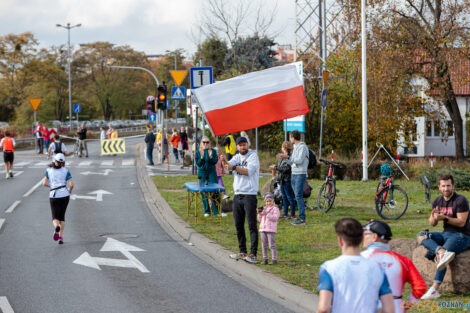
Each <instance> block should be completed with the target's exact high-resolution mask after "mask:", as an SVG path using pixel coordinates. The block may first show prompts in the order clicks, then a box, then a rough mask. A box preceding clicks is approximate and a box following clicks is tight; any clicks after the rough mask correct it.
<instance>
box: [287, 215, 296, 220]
mask: <svg viewBox="0 0 470 313" xmlns="http://www.w3.org/2000/svg"><path fill="white" fill-rule="evenodd" d="M287 218H288V219H290V220H291V219H295V215H290V214H287Z"/></svg>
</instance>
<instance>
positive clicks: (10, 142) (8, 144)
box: [0, 130, 16, 179]
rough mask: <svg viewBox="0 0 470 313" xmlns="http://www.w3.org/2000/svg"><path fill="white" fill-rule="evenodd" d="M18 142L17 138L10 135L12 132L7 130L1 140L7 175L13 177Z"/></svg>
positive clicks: (0, 146) (0, 145)
mask: <svg viewBox="0 0 470 313" xmlns="http://www.w3.org/2000/svg"><path fill="white" fill-rule="evenodd" d="M15 146H16V142H15V139H13V138H11V137H10V132H9V131H8V130H7V131H6V132H5V137H4V138H2V140H1V141H0V148H3V162H4V163H5V177H6V178H7V179H8V178H11V177H13V160H14V158H15V155H14V151H15Z"/></svg>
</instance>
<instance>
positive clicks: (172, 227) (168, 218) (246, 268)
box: [137, 144, 318, 312]
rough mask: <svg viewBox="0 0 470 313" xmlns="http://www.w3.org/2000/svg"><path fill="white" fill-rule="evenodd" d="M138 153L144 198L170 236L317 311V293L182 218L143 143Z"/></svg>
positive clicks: (172, 171)
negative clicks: (161, 188)
mask: <svg viewBox="0 0 470 313" xmlns="http://www.w3.org/2000/svg"><path fill="white" fill-rule="evenodd" d="M137 152H138V153H137V177H138V181H139V184H140V186H141V189H142V193H143V195H144V199H145V201H146V203H147V206H148V208H149V210H150V212H151V213H152V214H153V216H154V217H155V219H156V220H157V221H158V223H159V224H160V225H161V226H162V227H163V228H164V229H165V230H166V231H167V232H168V233H169V234H170V236H172V237H176V238H178V239H179V240H184V241H186V242H187V243H188V245H187V247H188V248H189V249H193V248H196V249H198V250H199V251H200V252H202V253H203V254H205V255H206V256H208V257H210V258H211V259H213V260H214V261H216V262H217V263H218V264H220V265H222V266H223V267H224V268H226V269H228V270H229V271H231V272H233V273H235V274H237V275H238V276H240V277H241V278H242V279H243V280H246V281H249V282H250V283H251V284H253V285H255V286H257V287H258V288H263V289H265V290H267V291H269V292H270V293H271V294H273V295H275V296H277V297H279V298H281V299H283V300H285V301H287V302H288V303H290V304H292V305H293V306H295V307H298V308H299V309H302V310H306V311H308V312H314V311H315V310H316V307H317V304H318V297H317V296H316V295H315V294H313V293H312V292H310V291H307V290H305V289H303V288H300V287H297V286H294V285H292V284H290V283H288V282H286V281H284V280H283V279H281V278H279V277H278V276H276V275H274V274H271V273H269V272H267V271H265V270H263V269H262V268H260V267H258V266H256V265H252V264H248V263H246V262H243V261H235V260H232V259H230V258H229V255H230V253H232V252H231V251H229V250H228V249H227V248H224V247H222V246H220V245H218V244H217V243H215V242H213V241H211V240H209V239H208V238H207V237H205V236H203V235H201V234H199V233H198V232H196V231H195V230H194V229H193V228H192V227H191V226H189V225H188V224H187V223H186V222H185V221H184V220H183V219H182V218H181V217H179V216H178V215H176V213H175V212H173V210H172V209H171V208H170V206H169V205H168V203H167V202H166V201H165V199H163V197H162V196H161V195H160V193H159V192H158V189H157V188H156V186H155V184H154V183H153V181H152V179H151V177H150V176H149V175H148V173H147V168H148V167H147V166H145V165H144V164H146V160H145V156H144V155H145V146H144V144H139V145H138V147H137ZM170 163H171V161H170ZM153 167H154V168H155V171H159V172H160V173H162V174H164V173H165V171H166V172H167V175H170V174H175V173H176V172H178V171H182V173H185V174H184V175H188V174H191V168H185V169H180V168H179V167H181V165H180V164H177V165H171V164H170V171H169V172H168V165H167V164H164V165H156V166H153ZM234 236H235V234H234Z"/></svg>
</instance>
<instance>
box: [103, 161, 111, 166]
mask: <svg viewBox="0 0 470 313" xmlns="http://www.w3.org/2000/svg"><path fill="white" fill-rule="evenodd" d="M113 163H114V160H107V161H103V162H101V166H113Z"/></svg>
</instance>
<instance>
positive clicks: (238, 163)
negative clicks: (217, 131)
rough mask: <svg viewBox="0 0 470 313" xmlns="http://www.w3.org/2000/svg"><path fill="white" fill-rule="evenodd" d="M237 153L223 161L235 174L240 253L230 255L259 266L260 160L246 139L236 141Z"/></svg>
mask: <svg viewBox="0 0 470 313" xmlns="http://www.w3.org/2000/svg"><path fill="white" fill-rule="evenodd" d="M236 143H237V150H238V152H239V153H238V154H236V155H235V156H234V157H232V159H231V160H230V161H226V160H225V158H224V160H223V162H224V166H225V168H226V169H228V170H231V171H234V179H233V191H234V193H235V196H234V199H233V204H232V205H233V219H234V220H235V228H236V231H237V239H238V248H239V251H240V252H239V253H235V254H231V255H230V257H231V258H232V259H235V260H239V259H244V260H245V261H247V262H249V263H256V255H257V252H258V230H257V222H256V207H257V199H256V195H257V194H258V190H259V167H260V166H259V158H258V154H257V153H256V151H254V150H251V149H248V141H247V140H246V138H245V137H239V138H237V141H236ZM245 217H246V220H247V222H248V229H249V231H250V241H251V247H250V254H249V255H247V249H246V235H245Z"/></svg>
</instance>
